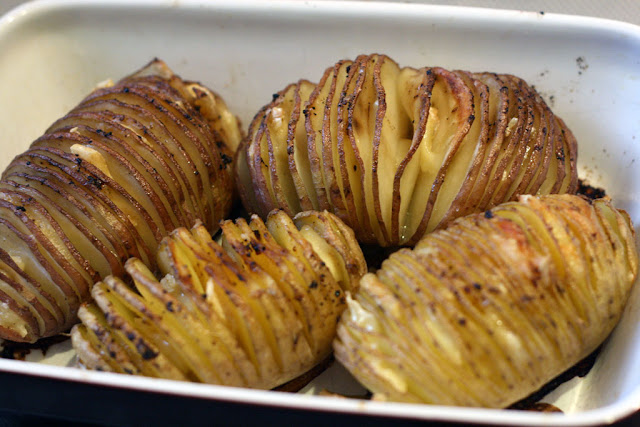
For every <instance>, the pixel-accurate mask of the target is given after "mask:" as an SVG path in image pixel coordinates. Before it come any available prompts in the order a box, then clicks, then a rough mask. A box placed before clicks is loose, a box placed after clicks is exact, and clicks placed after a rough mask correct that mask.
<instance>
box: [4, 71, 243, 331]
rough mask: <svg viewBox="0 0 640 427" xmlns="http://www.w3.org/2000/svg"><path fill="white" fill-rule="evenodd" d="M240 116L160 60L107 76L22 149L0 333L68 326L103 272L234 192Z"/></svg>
mask: <svg viewBox="0 0 640 427" xmlns="http://www.w3.org/2000/svg"><path fill="white" fill-rule="evenodd" d="M241 137H242V135H241V131H240V128H239V125H238V122H237V120H236V118H235V116H233V115H232V114H231V113H230V112H229V111H228V109H227V107H226V105H225V103H224V102H223V100H222V99H221V98H220V97H219V96H217V95H216V94H214V93H213V92H211V91H210V90H209V89H207V88H206V87H204V86H202V85H200V84H198V83H193V82H188V81H185V80H182V79H181V78H180V77H178V76H176V75H174V74H173V73H172V71H171V70H170V69H169V68H168V67H167V66H166V65H165V64H164V63H163V62H162V61H159V60H154V61H152V62H151V63H150V64H148V65H147V66H146V67H144V68H143V69H141V70H140V71H138V72H136V73H135V74H133V75H130V76H128V77H126V78H124V79H122V80H120V81H119V82H117V83H116V84H113V83H107V84H104V85H102V86H101V87H99V88H97V89H96V90H95V91H93V92H92V93H91V94H90V95H89V96H87V97H86V98H85V99H84V100H83V101H82V102H81V103H80V104H79V105H78V106H77V107H75V108H74V109H73V110H72V111H71V112H69V114H67V115H66V116H64V117H63V118H61V119H59V120H58V121H56V122H55V123H54V124H53V125H52V126H51V127H50V128H49V129H47V131H46V132H45V134H44V135H43V136H41V137H39V138H38V139H37V140H36V141H34V142H33V143H32V144H31V146H30V147H29V149H28V150H27V151H25V152H24V153H22V154H20V155H18V156H17V157H16V158H15V159H13V161H12V162H11V163H10V165H9V166H8V167H7V169H6V170H5V171H4V173H3V174H2V180H1V182H0V236H1V237H0V304H1V305H2V309H1V310H0V337H1V338H5V339H9V340H14V341H23V342H33V341H36V340H37V339H39V338H42V337H47V336H51V335H55V334H58V333H60V332H63V331H66V330H68V328H69V327H71V325H73V324H74V323H76V321H77V310H78V307H79V306H80V304H81V303H82V302H83V301H87V300H88V299H89V298H90V289H91V286H92V285H93V283H94V282H96V281H98V280H100V278H103V277H106V276H107V275H109V274H112V273H113V274H116V275H119V274H122V273H123V272H124V267H123V266H124V262H125V261H126V260H127V259H129V258H131V257H137V258H139V259H141V260H142V261H143V262H144V263H146V264H148V265H149V266H150V267H151V268H154V266H155V254H156V250H157V247H158V244H159V243H160V240H161V239H162V238H163V237H164V236H166V235H167V234H168V233H169V232H171V231H172V230H173V229H175V228H177V227H179V226H189V227H190V226H192V225H193V224H194V223H195V222H196V220H198V219H200V220H202V221H203V222H204V224H205V225H206V226H207V227H210V228H211V229H212V230H214V229H215V228H216V227H217V226H218V222H219V221H220V220H221V219H222V218H223V217H224V216H226V215H227V214H228V212H229V210H230V207H231V203H232V199H233V191H234V190H233V181H232V173H231V167H230V165H229V163H230V162H231V160H232V156H233V155H234V152H235V149H236V148H237V145H238V143H239V141H240V139H241Z"/></svg>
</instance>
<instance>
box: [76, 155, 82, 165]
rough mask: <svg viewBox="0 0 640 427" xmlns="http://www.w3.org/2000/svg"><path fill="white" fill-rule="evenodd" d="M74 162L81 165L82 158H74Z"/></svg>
mask: <svg viewBox="0 0 640 427" xmlns="http://www.w3.org/2000/svg"><path fill="white" fill-rule="evenodd" d="M76 164H77V165H78V166H81V165H82V159H81V158H79V157H78V158H77V159H76Z"/></svg>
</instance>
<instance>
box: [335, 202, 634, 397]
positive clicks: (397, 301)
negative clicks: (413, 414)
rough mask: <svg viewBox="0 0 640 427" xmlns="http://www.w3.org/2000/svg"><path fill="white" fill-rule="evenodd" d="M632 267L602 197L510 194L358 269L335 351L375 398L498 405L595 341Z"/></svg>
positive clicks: (603, 333) (618, 307) (618, 219)
mask: <svg viewBox="0 0 640 427" xmlns="http://www.w3.org/2000/svg"><path fill="white" fill-rule="evenodd" d="M637 269H638V259H637V252H636V247H635V241H634V231H633V228H632V226H631V224H630V221H629V218H628V216H627V215H626V213H625V212H624V211H618V210H616V209H615V208H613V207H612V206H611V204H610V202H608V201H605V200H603V199H598V200H596V201H594V202H593V203H589V202H588V201H586V200H585V199H582V198H581V197H579V196H573V195H550V196H540V197H536V196H521V198H520V200H519V201H518V202H508V203H505V204H502V205H499V206H497V207H494V208H493V209H491V210H489V211H486V212H485V213H481V214H474V215H471V216H468V217H464V218H460V219H458V220H456V221H454V222H453V224H452V225H450V226H449V227H448V228H446V229H444V230H439V231H436V232H434V233H432V234H430V235H428V236H426V237H425V238H424V239H423V240H421V241H420V242H419V243H418V244H417V245H416V247H415V248H414V249H413V250H409V249H401V250H400V251H398V252H396V253H395V254H393V255H391V256H390V257H389V258H388V259H387V260H385V262H384V263H383V265H382V268H381V269H380V270H379V271H378V272H377V273H376V274H375V275H374V274H367V275H365V276H364V277H363V279H362V280H361V282H360V288H359V290H358V291H357V292H356V293H355V294H354V295H353V297H347V303H348V306H349V307H348V309H347V310H346V311H345V313H344V314H343V316H342V318H341V320H340V324H339V325H338V338H337V339H336V341H335V343H334V348H335V355H336V358H337V359H338V360H339V361H340V362H342V363H343V364H344V365H345V366H346V367H347V369H348V370H349V371H351V373H353V374H354V376H355V377H356V378H358V379H359V380H360V381H361V382H362V383H363V384H364V385H365V386H366V387H368V388H369V389H370V390H371V391H373V393H374V397H375V398H378V399H382V400H390V401H402V402H421V403H429V404H438V405H457V406H483V407H492V408H502V407H506V406H508V405H510V404H512V403H514V402H516V401H518V400H520V399H522V398H524V397H526V396H528V395H529V394H531V393H533V392H535V391H536V390H538V389H539V388H540V387H541V386H542V385H544V384H545V383H547V382H548V381H550V380H551V379H553V378H554V377H556V376H557V375H559V374H560V373H562V372H563V371H565V370H566V369H568V368H570V367H571V366H573V365H574V364H575V363H577V362H578V361H580V360H581V359H583V358H584V357H586V356H587V355H588V354H590V353H591V352H593V351H594V350H595V349H596V348H597V347H598V346H599V345H600V344H601V343H602V342H603V340H604V339H605V338H606V337H607V335H608V334H609V333H610V332H611V330H612V329H613V327H614V325H615V324H616V323H617V322H618V320H619V318H620V316H621V314H622V311H623V309H624V307H625V303H626V301H627V298H628V296H629V292H630V289H631V286H632V284H633V282H634V280H635V278H636V274H637Z"/></svg>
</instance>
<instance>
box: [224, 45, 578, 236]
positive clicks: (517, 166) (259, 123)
mask: <svg viewBox="0 0 640 427" xmlns="http://www.w3.org/2000/svg"><path fill="white" fill-rule="evenodd" d="M237 156H238V159H237V162H236V167H237V173H238V176H239V178H238V183H239V187H240V194H241V196H242V197H243V202H244V204H245V207H246V208H247V210H249V211H250V212H255V213H258V214H259V215H262V216H264V215H266V214H267V213H268V212H269V211H270V210H271V209H276V208H278V209H284V210H285V211H286V212H287V213H289V214H290V215H294V214H295V213H297V212H300V211H302V210H308V209H320V210H323V209H326V210H329V211H330V212H333V213H335V214H336V215H338V216H339V217H340V218H341V219H342V220H343V221H344V222H345V223H346V224H347V225H349V226H350V227H352V228H353V229H354V230H355V232H356V236H357V238H358V240H359V241H360V242H363V243H367V244H378V245H381V246H398V245H409V246H411V245H414V244H415V243H416V242H417V241H418V240H419V239H420V238H421V237H422V236H423V235H424V234H425V233H427V232H430V231H432V230H434V229H437V228H441V227H443V226H445V225H446V224H447V223H449V222H450V221H452V220H453V219H455V218H457V217H460V216H464V215H467V214H470V213H473V212H478V211H482V210H486V209H488V208H490V207H492V206H495V205H497V204H499V203H502V202H505V201H508V200H513V199H515V198H516V197H517V196H518V195H519V194H549V193H573V192H575V190H576V188H577V173H576V157H577V147H576V141H575V138H574V137H573V135H572V134H571V131H570V130H569V129H568V128H567V126H566V125H565V124H564V122H563V121H562V120H561V119H560V118H558V117H557V116H555V115H554V114H553V113H552V112H551V110H550V109H549V107H548V106H547V105H546V104H545V102H544V101H543V100H542V98H541V97H540V95H539V94H538V93H537V92H536V91H535V90H534V89H533V88H532V87H531V86H529V85H527V84H526V82H524V81H523V80H522V79H519V78H518V77H515V76H511V75H506V74H493V73H471V72H466V71H459V70H456V71H448V70H445V69H443V68H440V67H425V68H420V69H413V68H408V67H407V68H400V67H399V66H398V64H396V63H395V62H394V61H393V60H392V59H390V58H388V57H386V56H384V55H376V54H373V55H361V56H359V57H357V58H356V59H355V60H353V61H351V60H343V61H339V62H337V63H336V64H335V65H334V66H332V67H329V68H327V70H326V71H325V73H324V75H323V76H322V77H321V79H320V81H319V83H318V84H314V83H311V82H309V81H306V80H301V81H299V82H297V83H294V84H291V85H289V86H287V87H286V88H285V89H283V90H282V91H281V92H279V93H278V94H277V96H274V99H273V100H272V101H271V102H270V103H269V104H267V105H265V106H264V107H263V108H262V109H261V110H260V111H259V112H258V113H257V114H256V115H255V118H254V119H253V121H252V123H251V125H250V128H249V133H248V136H247V138H246V139H245V140H244V141H243V143H242V144H241V147H240V149H239V150H238V153H237Z"/></svg>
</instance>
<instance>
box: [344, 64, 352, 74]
mask: <svg viewBox="0 0 640 427" xmlns="http://www.w3.org/2000/svg"><path fill="white" fill-rule="evenodd" d="M345 69H346V70H347V74H348V73H349V71H351V65H347V68H345Z"/></svg>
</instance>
